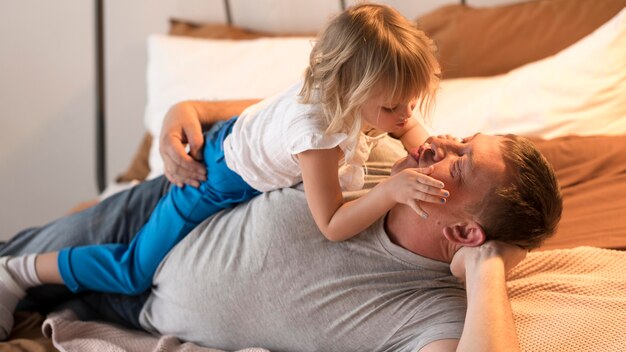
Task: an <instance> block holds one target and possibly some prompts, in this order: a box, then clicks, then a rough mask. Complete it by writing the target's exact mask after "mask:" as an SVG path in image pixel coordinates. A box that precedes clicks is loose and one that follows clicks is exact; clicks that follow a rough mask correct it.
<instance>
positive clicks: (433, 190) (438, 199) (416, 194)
mask: <svg viewBox="0 0 626 352" xmlns="http://www.w3.org/2000/svg"><path fill="white" fill-rule="evenodd" d="M432 172H433V167H432V166H429V167H427V168H407V169H404V170H402V171H400V172H399V173H397V174H395V175H393V176H391V177H390V178H389V181H388V184H389V189H390V191H391V194H392V197H393V199H394V201H396V202H397V203H402V204H406V205H408V206H410V207H411V208H413V210H415V212H416V213H417V214H418V215H419V216H421V217H423V218H428V214H427V213H426V212H425V211H424V210H423V209H422V208H421V207H420V204H419V202H429V203H436V204H443V203H445V202H446V198H447V197H448V196H449V195H450V192H448V191H447V190H445V189H443V187H444V184H443V182H441V181H439V180H436V179H434V178H432V177H430V176H427V175H429V174H430V173H432Z"/></svg>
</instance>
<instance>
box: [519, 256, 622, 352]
mask: <svg viewBox="0 0 626 352" xmlns="http://www.w3.org/2000/svg"><path fill="white" fill-rule="evenodd" d="M508 287H509V296H510V298H511V305H512V307H513V314H514V315H515V321H516V326H517V331H518V334H519V337H520V341H521V344H522V350H523V351H542V352H543V351H559V352H568V351H603V352H609V351H616V352H617V351H626V252H624V251H616V250H608V249H599V248H592V247H577V248H573V249H564V250H550V251H544V252H537V253H530V254H529V255H528V257H527V258H526V260H524V261H523V262H522V263H520V264H519V265H518V266H517V267H515V268H514V269H513V271H512V272H511V273H510V274H509V283H508Z"/></svg>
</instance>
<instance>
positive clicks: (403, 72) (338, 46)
mask: <svg viewBox="0 0 626 352" xmlns="http://www.w3.org/2000/svg"><path fill="white" fill-rule="evenodd" d="M434 51H435V47H434V44H433V42H432V40H430V39H429V38H428V37H427V36H426V35H425V34H424V32H422V31H420V30H418V29H417V27H416V25H415V24H414V23H411V22H410V21H408V20H407V19H406V18H405V17H403V16H402V15H401V14H400V13H399V12H398V11H396V10H394V9H393V8H391V7H389V6H385V5H379V4H362V5H358V6H354V7H351V8H349V9H347V10H346V11H344V12H342V13H341V14H339V15H338V16H337V17H335V18H334V19H332V20H331V21H330V22H329V23H328V25H327V26H326V28H325V29H324V30H323V31H322V32H321V33H320V34H319V36H318V38H317V42H316V44H315V45H314V47H313V49H312V51H311V56H310V62H309V67H308V68H307V69H306V71H305V78H304V86H303V88H302V91H301V92H300V96H301V102H302V103H304V104H320V106H321V110H322V111H321V113H322V115H323V116H324V119H325V121H326V123H327V125H328V128H327V130H326V133H338V132H344V133H347V134H348V136H349V138H350V139H353V140H354V141H356V140H357V139H358V136H359V134H360V133H359V132H360V130H361V112H360V107H361V106H362V105H363V103H365V102H366V101H367V100H368V98H370V97H371V95H372V94H374V93H375V91H374V89H375V88H379V87H384V88H386V89H388V90H389V93H390V94H389V97H390V98H391V100H398V101H408V100H410V99H412V98H415V97H417V98H418V99H420V103H419V107H420V110H421V111H422V113H423V114H424V115H427V114H428V112H429V111H430V109H431V106H432V104H433V102H434V93H435V90H436V89H437V87H438V84H439V77H438V76H439V74H440V68H439V64H438V62H437V59H436V58H435V54H434Z"/></svg>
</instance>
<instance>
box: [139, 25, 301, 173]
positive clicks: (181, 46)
mask: <svg viewBox="0 0 626 352" xmlns="http://www.w3.org/2000/svg"><path fill="white" fill-rule="evenodd" d="M312 40H313V38H308V37H306V38H304V37H303V38H291V37H290V38H263V39H255V40H212V39H194V38H181V37H172V36H164V35H153V36H151V37H150V38H149V39H148V73H147V79H148V102H147V106H146V111H145V119H144V122H145V124H146V128H147V130H148V132H150V134H152V136H153V137H156V138H154V139H153V143H152V146H151V148H150V157H149V164H150V170H151V172H150V175H149V176H148V177H149V178H151V177H154V176H157V175H160V174H162V173H163V161H162V160H161V156H160V154H159V143H158V136H159V133H160V130H161V125H162V122H163V117H164V116H165V114H166V113H167V111H168V110H169V108H170V107H171V106H172V105H174V104H176V103H177V102H180V101H183V100H228V99H255V98H266V97H269V96H271V95H274V94H276V93H279V92H280V91H282V90H284V89H286V88H288V87H289V86H291V85H292V84H294V83H295V82H297V81H298V80H299V79H301V78H302V75H303V73H304V69H305V68H306V67H307V65H308V60H309V53H310V52H311V48H312V43H311V41H312Z"/></svg>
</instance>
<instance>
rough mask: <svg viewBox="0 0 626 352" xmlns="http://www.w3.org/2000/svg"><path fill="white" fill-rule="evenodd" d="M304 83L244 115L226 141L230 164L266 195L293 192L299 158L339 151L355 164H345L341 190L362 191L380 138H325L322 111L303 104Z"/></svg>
mask: <svg viewBox="0 0 626 352" xmlns="http://www.w3.org/2000/svg"><path fill="white" fill-rule="evenodd" d="M302 84H303V82H299V83H298V84H296V85H294V86H292V87H291V88H289V89H287V90H286V91H284V92H282V93H279V94H277V95H275V96H274V97H272V98H269V99H266V100H263V101H261V102H260V103H258V104H255V105H253V106H251V107H249V108H247V109H246V110H245V111H243V112H242V113H241V115H240V116H239V118H238V119H237V121H236V122H235V124H234V125H233V129H232V132H231V134H230V135H229V136H228V137H226V139H225V140H224V156H225V158H226V165H228V167H229V168H231V169H232V170H233V171H235V172H236V173H237V174H239V175H240V176H241V177H242V178H243V180H244V181H246V182H247V183H248V184H249V185H250V186H252V187H253V188H254V189H256V190H259V191H261V192H267V191H271V190H274V189H277V188H284V187H291V186H293V185H295V184H297V183H300V182H301V181H302V173H301V170H300V165H299V162H298V158H297V157H296V154H298V153H301V152H303V151H306V150H313V149H331V148H334V147H337V146H339V147H340V148H341V150H342V151H343V154H344V155H350V156H351V157H350V159H349V160H347V161H345V160H341V161H340V169H339V183H340V185H341V188H342V190H344V191H354V190H359V189H361V188H362V187H363V183H364V176H365V169H364V168H365V161H367V159H368V158H369V154H370V152H371V150H372V148H373V147H374V146H375V145H376V142H377V141H378V139H380V138H381V137H382V136H384V135H385V134H381V135H378V136H376V137H370V136H366V135H364V134H361V136H360V138H359V139H358V141H357V142H353V141H350V140H349V139H348V135H347V134H345V133H335V134H326V133H325V131H326V127H327V126H326V123H325V122H324V120H323V118H322V114H321V110H320V108H319V106H317V105H312V104H301V103H300V102H299V98H300V97H299V95H298V94H299V93H300V90H301V89H302Z"/></svg>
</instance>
